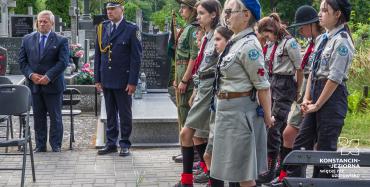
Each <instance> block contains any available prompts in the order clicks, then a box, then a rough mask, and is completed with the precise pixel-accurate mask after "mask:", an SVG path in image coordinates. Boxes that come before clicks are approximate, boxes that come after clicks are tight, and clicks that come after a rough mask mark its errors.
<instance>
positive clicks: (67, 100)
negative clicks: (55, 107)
mask: <svg viewBox="0 0 370 187" xmlns="http://www.w3.org/2000/svg"><path fill="white" fill-rule="evenodd" d="M80 94H81V92H80V91H79V90H78V89H76V88H67V89H66V90H65V91H64V92H63V106H67V107H68V109H67V110H62V115H63V116H67V115H68V116H69V117H70V120H71V131H70V137H69V149H70V150H72V142H75V136H74V116H76V115H80V114H81V110H73V106H74V105H77V104H78V103H80V98H79V95H80Z"/></svg>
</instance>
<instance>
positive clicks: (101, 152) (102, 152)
mask: <svg viewBox="0 0 370 187" xmlns="http://www.w3.org/2000/svg"><path fill="white" fill-rule="evenodd" d="M116 152H117V147H110V146H105V147H104V148H103V149H100V150H99V151H98V155H106V154H108V153H116Z"/></svg>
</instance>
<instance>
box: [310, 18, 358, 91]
mask: <svg viewBox="0 0 370 187" xmlns="http://www.w3.org/2000/svg"><path fill="white" fill-rule="evenodd" d="M343 28H344V26H343V25H340V26H338V27H337V28H335V29H333V30H332V31H330V32H329V33H325V34H326V35H327V37H328V38H329V40H328V43H326V46H325V48H324V50H323V52H322V54H321V58H320V60H319V63H320V64H319V67H318V71H317V73H316V77H317V78H318V79H324V78H325V79H330V80H332V81H334V82H336V83H338V84H342V82H343V81H346V80H347V79H348V71H349V69H350V66H351V63H352V59H353V55H354V51H355V48H354V46H353V43H352V40H351V37H350V36H349V35H348V33H347V32H346V31H340V30H341V29H343ZM339 31H340V32H339ZM338 32H339V33H338ZM323 38H324V37H321V40H320V42H318V43H317V44H318V45H317V46H316V47H315V51H316V48H317V47H318V46H319V45H320V43H321V41H322V39H323ZM314 63H316V62H314Z"/></svg>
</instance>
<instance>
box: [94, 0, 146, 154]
mask: <svg viewBox="0 0 370 187" xmlns="http://www.w3.org/2000/svg"><path fill="white" fill-rule="evenodd" d="M123 3H124V2H123V0H110V1H108V3H107V14H108V19H109V20H108V21H104V22H103V23H101V24H100V25H98V30H97V42H96V44H97V45H96V47H95V64H94V76H95V85H96V88H97V90H98V91H101V90H102V91H103V93H104V99H105V103H106V104H105V106H106V110H107V129H106V137H107V139H106V144H105V147H104V148H103V149H101V150H99V151H98V154H99V155H104V154H108V153H112V152H117V139H118V134H119V132H120V133H121V136H120V140H119V146H120V147H121V150H120V154H119V155H120V156H127V155H129V153H130V152H129V148H130V146H131V142H130V140H129V138H130V134H131V130H132V112H131V105H132V98H131V95H132V94H133V93H134V92H135V89H136V85H137V82H138V78H139V69H140V63H141V56H142V55H141V54H142V48H141V44H140V41H139V39H138V38H139V34H140V31H139V30H138V27H137V26H136V25H134V24H132V23H130V22H127V21H126V20H125V19H124V18H123V12H124V7H123ZM118 115H119V123H118ZM118 128H120V129H118Z"/></svg>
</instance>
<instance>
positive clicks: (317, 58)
mask: <svg viewBox="0 0 370 187" xmlns="http://www.w3.org/2000/svg"><path fill="white" fill-rule="evenodd" d="M322 37H323V39H322V41H321V43H320V45H319V47H318V48H317V52H316V55H315V59H314V60H313V62H312V63H313V65H312V79H313V78H314V77H315V76H316V73H317V71H318V70H319V63H320V59H321V54H322V51H323V50H324V48H325V46H326V43H328V40H329V38H328V36H327V35H326V34H324V35H323V36H322Z"/></svg>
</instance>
